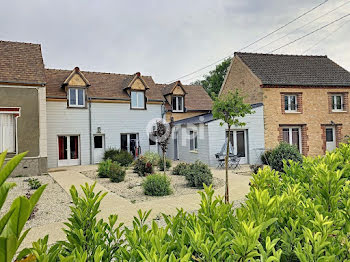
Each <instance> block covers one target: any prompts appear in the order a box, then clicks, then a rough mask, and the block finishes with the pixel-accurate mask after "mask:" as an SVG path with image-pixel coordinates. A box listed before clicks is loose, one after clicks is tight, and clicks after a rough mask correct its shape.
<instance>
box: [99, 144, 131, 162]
mask: <svg viewBox="0 0 350 262" xmlns="http://www.w3.org/2000/svg"><path fill="white" fill-rule="evenodd" d="M107 159H111V160H112V161H113V162H117V163H119V164H120V165H121V166H129V165H130V164H131V163H132V161H133V160H134V157H133V155H132V154H131V153H129V152H128V151H125V150H121V149H115V148H109V149H107V150H106V151H105V153H104V157H103V160H107Z"/></svg>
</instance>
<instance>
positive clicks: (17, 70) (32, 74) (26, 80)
mask: <svg viewBox="0 0 350 262" xmlns="http://www.w3.org/2000/svg"><path fill="white" fill-rule="evenodd" d="M0 82H7V83H19V84H39V85H42V84H45V71H44V63H43V58H42V54H41V46H40V45H39V44H31V43H20V42H9V41H0Z"/></svg>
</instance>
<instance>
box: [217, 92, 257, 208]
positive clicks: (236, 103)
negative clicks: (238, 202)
mask: <svg viewBox="0 0 350 262" xmlns="http://www.w3.org/2000/svg"><path fill="white" fill-rule="evenodd" d="M252 113H254V111H253V110H252V107H251V106H250V105H249V104H245V103H244V102H243V97H242V96H240V94H239V92H238V89H236V90H235V92H231V91H230V92H228V93H227V94H225V95H224V96H220V97H219V98H217V99H215V101H214V105H213V116H214V118H216V119H221V120H222V121H223V122H221V123H220V125H224V124H227V128H228V135H227V147H226V156H225V170H226V179H225V180H226V181H225V202H226V203H229V189H228V159H229V153H230V152H229V151H230V147H229V146H230V132H231V127H232V126H245V124H246V123H244V122H242V121H240V120H239V119H238V118H239V117H241V118H242V117H244V116H245V115H247V114H252Z"/></svg>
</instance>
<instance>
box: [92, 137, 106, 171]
mask: <svg viewBox="0 0 350 262" xmlns="http://www.w3.org/2000/svg"><path fill="white" fill-rule="evenodd" d="M104 152H105V136H104V135H94V164H98V163H100V162H101V161H102V159H103V154H104Z"/></svg>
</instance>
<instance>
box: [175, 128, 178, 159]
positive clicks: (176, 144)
mask: <svg viewBox="0 0 350 262" xmlns="http://www.w3.org/2000/svg"><path fill="white" fill-rule="evenodd" d="M174 160H179V151H178V132H175V135H174Z"/></svg>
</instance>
